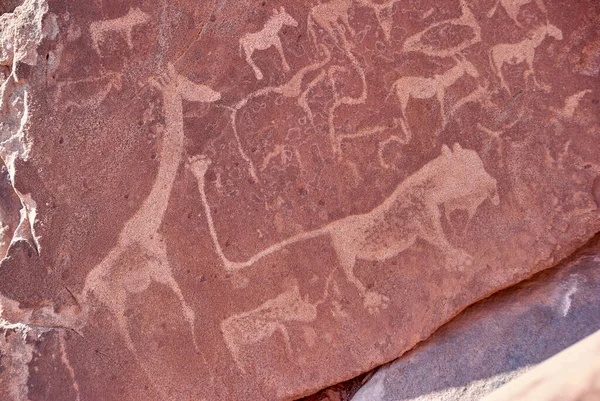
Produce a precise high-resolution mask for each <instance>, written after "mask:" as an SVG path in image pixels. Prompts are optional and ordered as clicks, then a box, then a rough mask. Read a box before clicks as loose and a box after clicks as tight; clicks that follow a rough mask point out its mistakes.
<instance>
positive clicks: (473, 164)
mask: <svg viewBox="0 0 600 401" xmlns="http://www.w3.org/2000/svg"><path fill="white" fill-rule="evenodd" d="M209 166H210V160H209V159H208V158H207V157H206V156H204V155H198V156H196V157H194V158H192V159H190V161H189V168H190V170H191V171H192V173H193V174H194V176H195V177H196V179H197V180H198V189H199V192H200V197H201V201H202V204H203V206H204V211H205V214H206V219H207V223H208V226H209V231H210V235H211V237H212V240H213V244H214V246H215V250H216V252H217V254H218V255H219V257H220V258H221V260H222V262H223V265H224V267H225V270H227V271H229V272H235V271H238V270H241V269H244V268H247V267H249V266H252V265H253V264H254V263H256V262H257V261H259V260H260V259H262V258H264V257H266V256H268V255H271V254H273V253H275V252H277V251H279V250H281V249H283V248H284V247H286V246H288V245H291V244H294V243H297V242H299V241H304V240H307V239H310V238H315V237H318V236H321V235H328V236H329V238H330V239H331V244H332V246H333V248H334V249H335V251H336V253H337V256H338V260H339V263H340V265H341V267H342V269H343V271H344V273H345V276H346V278H347V279H348V281H350V282H351V283H352V284H354V286H355V287H356V288H357V290H358V292H359V295H360V296H361V297H362V298H363V302H364V305H365V307H367V309H368V310H369V312H371V313H373V312H374V311H377V310H378V308H385V307H386V306H387V302H388V301H389V299H388V298H387V297H386V296H383V295H381V294H379V293H376V292H373V291H369V290H368V289H367V288H366V286H365V285H364V284H363V283H362V282H361V281H360V280H358V278H357V277H356V276H355V275H354V272H353V269H354V265H355V263H356V260H357V259H361V260H367V261H383V260H387V259H389V258H392V257H394V256H396V255H398V254H400V253H401V252H403V251H405V250H406V249H408V248H409V247H410V246H412V245H413V244H414V243H415V241H416V240H417V238H421V239H423V240H425V241H427V242H428V243H430V244H431V245H433V246H435V247H436V248H438V249H439V250H440V251H441V252H442V253H443V255H444V256H445V260H446V265H447V266H448V267H450V268H454V269H461V268H463V267H465V266H467V265H470V264H471V260H472V257H471V256H470V255H469V254H468V253H467V252H466V251H464V250H462V249H458V248H456V247H454V246H453V245H452V244H451V243H450V242H449V241H448V239H447V238H446V235H445V233H444V230H443V228H442V223H441V220H440V219H441V213H440V207H441V206H442V205H448V206H449V207H450V208H451V209H452V210H457V209H461V210H467V211H468V212H469V216H472V215H473V214H474V213H475V211H476V210H477V208H478V207H479V206H480V204H481V203H482V202H484V200H485V199H487V198H491V200H492V203H493V204H494V205H498V204H499V202H500V200H499V197H498V193H497V185H496V180H495V179H494V178H492V177H491V176H490V175H489V174H488V173H487V172H486V171H485V169H484V166H483V162H482V160H481V159H480V158H479V155H478V154H477V152H475V151H474V150H468V149H463V148H462V147H461V146H460V145H459V144H454V147H453V151H451V150H450V148H448V147H447V146H446V145H444V146H442V155H441V156H439V157H437V158H436V159H433V160H432V161H430V162H429V163H427V164H426V165H425V166H423V167H422V168H421V169H420V170H418V171H417V172H415V173H414V174H413V175H412V176H410V177H408V178H407V179H406V180H404V181H403V182H401V183H400V184H399V185H398V186H397V187H396V189H395V190H394V192H393V193H392V194H391V195H390V196H389V197H388V198H387V199H385V200H384V201H383V202H382V203H381V204H380V205H379V206H377V207H376V208H374V209H373V210H371V211H370V212H368V213H365V214H359V215H352V216H348V217H345V218H342V219H340V220H337V221H333V222H331V223H329V224H327V225H326V226H324V227H322V228H319V229H316V230H314V231H308V232H303V233H300V234H297V235H295V236H292V237H290V238H287V239H285V240H283V241H281V242H279V243H276V244H274V245H271V246H270V247H268V248H266V249H264V250H262V251H260V252H258V253H256V254H255V255H253V256H252V257H250V258H249V259H248V260H246V261H245V262H236V261H231V260H229V259H228V258H227V256H226V255H225V254H224V252H223V248H222V247H221V245H220V243H219V239H218V236H217V233H216V231H215V226H214V222H213V218H212V214H211V210H210V206H209V203H208V199H207V196H206V189H205V178H204V175H205V173H206V171H207V170H208V168H209Z"/></svg>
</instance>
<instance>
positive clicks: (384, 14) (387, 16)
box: [358, 0, 400, 42]
mask: <svg viewBox="0 0 600 401" xmlns="http://www.w3.org/2000/svg"><path fill="white" fill-rule="evenodd" d="M399 1H400V0H387V1H386V2H385V3H378V2H374V1H373V0H358V2H359V4H360V5H362V6H365V7H369V8H371V9H372V10H373V11H374V12H375V17H376V18H377V22H378V23H379V26H380V27H381V30H382V31H383V37H384V39H385V40H386V42H389V41H390V40H391V39H392V25H393V22H394V20H393V8H394V4H396V3H398V2H399Z"/></svg>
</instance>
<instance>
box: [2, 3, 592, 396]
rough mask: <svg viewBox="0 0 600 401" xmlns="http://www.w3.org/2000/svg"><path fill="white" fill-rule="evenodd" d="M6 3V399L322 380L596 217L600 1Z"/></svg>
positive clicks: (350, 369)
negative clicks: (15, 209) (15, 207)
mask: <svg viewBox="0 0 600 401" xmlns="http://www.w3.org/2000/svg"><path fill="white" fill-rule="evenodd" d="M496 3H498V4H496ZM11 8H12V6H10V5H9V6H8V10H3V11H14V12H12V13H5V14H3V15H2V16H0V28H1V29H0V32H1V37H0V68H1V71H0V72H1V73H2V76H3V83H2V86H1V89H0V98H1V101H2V104H1V111H0V112H1V113H2V114H1V115H0V156H1V157H2V160H3V162H4V164H5V165H6V169H7V172H8V178H9V179H8V182H10V186H9V187H8V188H9V189H10V190H11V191H12V192H10V193H9V195H7V197H8V198H14V197H15V196H16V197H17V198H18V204H19V205H20V212H19V217H18V219H19V223H18V227H17V228H15V230H14V232H13V233H12V237H11V238H10V241H9V244H10V247H9V249H8V251H7V256H6V257H5V258H4V259H3V260H2V262H1V263H0V304H1V305H2V315H1V318H2V319H3V320H2V321H1V322H2V323H1V326H0V328H2V330H3V331H6V332H9V333H12V334H10V335H8V336H7V337H6V338H2V339H1V340H0V341H2V345H1V346H0V347H1V348H0V350H2V358H1V359H0V363H1V364H2V366H1V369H0V370H1V373H0V375H1V379H0V380H1V381H2V384H4V385H3V386H2V387H1V388H0V392H4V393H5V394H2V396H4V397H5V398H6V399H16V400H19V399H30V400H39V399H44V400H47V399H60V400H65V401H68V400H89V399H98V398H99V397H101V398H102V399H103V400H123V399H132V400H135V399H144V400H159V399H174V398H175V399H194V400H202V399H206V400H232V399H269V400H270V399H273V400H274V399H292V398H295V397H300V396H303V395H307V394H311V393H314V392H315V391H317V390H318V389H320V388H323V387H325V386H327V385H330V384H334V383H338V382H340V381H343V380H346V379H349V378H351V377H354V376H357V375H358V374H360V373H361V372H365V371H367V370H370V369H372V368H374V367H375V366H378V365H380V364H382V363H384V362H387V361H390V360H392V359H394V358H395V357H397V356H398V355H400V354H402V353H403V352H405V351H406V350H408V349H410V348H412V347H413V346H414V345H415V344H417V343H418V342H419V341H421V340H423V339H425V338H427V337H428V336H429V335H430V334H431V333H432V332H433V331H434V330H436V329H437V328H438V327H440V326H441V325H442V324H443V323H445V322H446V321H448V320H449V319H450V318H452V317H453V316H454V315H456V314H457V313H458V312H459V311H460V310H462V309H463V308H465V307H466V306H468V305H469V304H471V303H473V302H475V301H477V300H479V299H481V298H483V297H485V296H487V295H489V294H491V293H493V292H495V291H497V290H499V289H501V288H504V287H506V286H509V285H511V284H513V283H515V282H518V281H521V280H522V279H524V278H526V277H529V276H531V275H532V274H534V273H535V272H538V271H540V270H542V269H545V268H548V267H550V266H552V265H553V264H554V263H556V261H558V260H560V259H561V258H563V257H565V256H566V255H569V254H570V253H571V252H572V251H573V250H574V249H577V248H578V247H579V246H581V245H582V244H583V243H585V242H586V241H587V240H588V239H589V238H591V237H592V236H593V235H594V233H596V232H598V231H599V230H600V213H599V208H600V178H599V175H600V165H599V164H598V160H600V149H599V148H598V147H597V146H591V144H595V143H597V141H598V136H599V133H600V123H599V115H600V113H599V111H600V104H599V103H600V102H599V100H598V99H600V88H599V85H598V74H599V70H600V57H599V52H598V49H599V47H598V44H599V43H600V36H599V33H598V30H597V26H598V23H599V22H600V16H599V12H598V11H599V10H598V8H599V5H598V2H597V1H595V0H582V1H578V2H577V4H576V5H570V6H569V7H566V6H565V5H564V2H561V1H558V0H553V1H544V2H542V1H541V0H537V1H535V2H525V1H516V0H515V1H510V0H501V1H500V2H495V1H485V0H481V1H471V0H445V1H443V2H441V3H440V2H434V1H429V0H424V1H417V0H415V1H408V2H407V1H399V0H389V1H387V2H380V1H376V0H355V1H352V0H331V1H329V2H323V3H320V4H316V5H315V4H314V2H312V1H292V0H282V1H270V0H263V1H254V0H252V1H250V0H244V1H227V0H215V1H202V2H198V1H196V0H176V1H167V0H146V1H141V0H125V1H124V0H118V1H117V0H103V1H100V2H99V1H96V0H94V1H92V0H82V1H78V2H73V1H70V0H24V1H23V3H22V5H20V6H19V7H17V8H16V9H14V10H10V9H11ZM11 188H12V189H11ZM5 198H6V197H5V196H3V197H2V199H5ZM3 208H8V209H10V210H12V209H11V207H9V206H3ZM11 216H12V214H11ZM11 218H13V217H11ZM10 224H13V225H14V223H10ZM10 224H8V223H6V224H4V225H9V226H10ZM9 233H10V231H9ZM15 332H16V333H15ZM323 366H326V368H323Z"/></svg>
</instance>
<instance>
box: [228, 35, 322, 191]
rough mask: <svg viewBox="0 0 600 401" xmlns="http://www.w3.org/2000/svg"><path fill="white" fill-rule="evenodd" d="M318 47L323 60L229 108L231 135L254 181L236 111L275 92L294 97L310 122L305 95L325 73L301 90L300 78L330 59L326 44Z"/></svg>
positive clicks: (310, 115)
mask: <svg viewBox="0 0 600 401" xmlns="http://www.w3.org/2000/svg"><path fill="white" fill-rule="evenodd" d="M320 47H321V50H322V52H323V54H324V55H325V57H324V59H323V60H319V61H317V62H316V63H313V64H309V65H307V66H304V67H302V68H301V69H300V70H298V71H297V72H296V73H295V74H294V75H293V76H292V77H291V78H290V79H289V80H288V81H287V82H285V83H283V84H281V85H279V86H267V87H264V88H261V89H258V90H256V91H254V92H252V93H250V94H249V95H247V96H246V97H244V98H243V99H242V100H240V101H239V102H237V103H236V104H235V105H234V106H233V107H232V108H230V110H231V114H230V115H229V119H230V122H231V129H232V131H233V136H234V138H235V141H236V145H237V148H238V151H239V153H240V155H241V157H242V159H244V161H245V162H246V164H247V165H248V173H249V174H250V176H251V177H252V179H253V180H254V182H259V181H260V180H259V178H258V174H257V171H256V167H255V166H254V163H253V162H252V159H250V157H249V156H248V155H247V153H246V151H245V150H244V147H243V145H242V142H241V139H240V136H239V133H238V130H237V113H238V112H239V111H240V110H242V109H243V108H244V107H245V106H247V105H248V102H249V101H250V100H252V99H255V98H258V97H261V96H266V95H269V94H271V93H275V94H279V95H281V96H283V97H289V98H296V101H297V103H298V106H299V107H300V108H302V110H304V112H305V113H306V115H307V117H308V118H309V120H310V121H311V122H312V121H313V114H312V111H311V109H310V107H309V106H308V100H307V97H308V94H309V93H310V91H311V90H312V89H313V88H314V87H315V86H316V85H317V84H318V83H319V82H320V81H321V80H323V79H324V78H325V74H324V73H320V74H318V75H317V77H315V78H314V79H313V80H312V81H311V82H309V83H308V85H307V86H306V88H305V89H304V90H302V80H303V79H304V77H305V76H306V75H307V74H309V73H311V72H314V71H318V70H319V69H321V68H323V67H324V66H325V65H326V64H327V63H329V61H330V60H331V52H330V51H329V49H328V48H327V46H325V45H321V46H320Z"/></svg>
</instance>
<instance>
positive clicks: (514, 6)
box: [488, 0, 546, 28]
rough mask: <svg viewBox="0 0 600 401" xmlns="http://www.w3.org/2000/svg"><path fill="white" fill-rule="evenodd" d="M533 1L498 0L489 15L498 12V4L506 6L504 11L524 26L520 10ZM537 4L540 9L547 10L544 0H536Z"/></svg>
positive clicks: (490, 16) (516, 22)
mask: <svg viewBox="0 0 600 401" xmlns="http://www.w3.org/2000/svg"><path fill="white" fill-rule="evenodd" d="M531 1H532V0H497V1H496V4H495V5H494V7H493V8H492V9H491V10H490V12H489V13H488V17H489V18H492V17H493V16H494V14H495V13H496V10H497V9H498V6H502V8H504V11H506V14H508V16H509V17H510V19H512V20H513V21H514V22H515V24H517V25H518V26H519V27H521V28H522V27H523V25H521V23H520V22H519V20H518V17H519V11H521V7H523V6H524V5H526V4H529V3H531ZM535 4H537V6H538V8H539V9H540V10H542V11H543V12H546V6H545V5H544V2H543V0H535Z"/></svg>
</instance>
